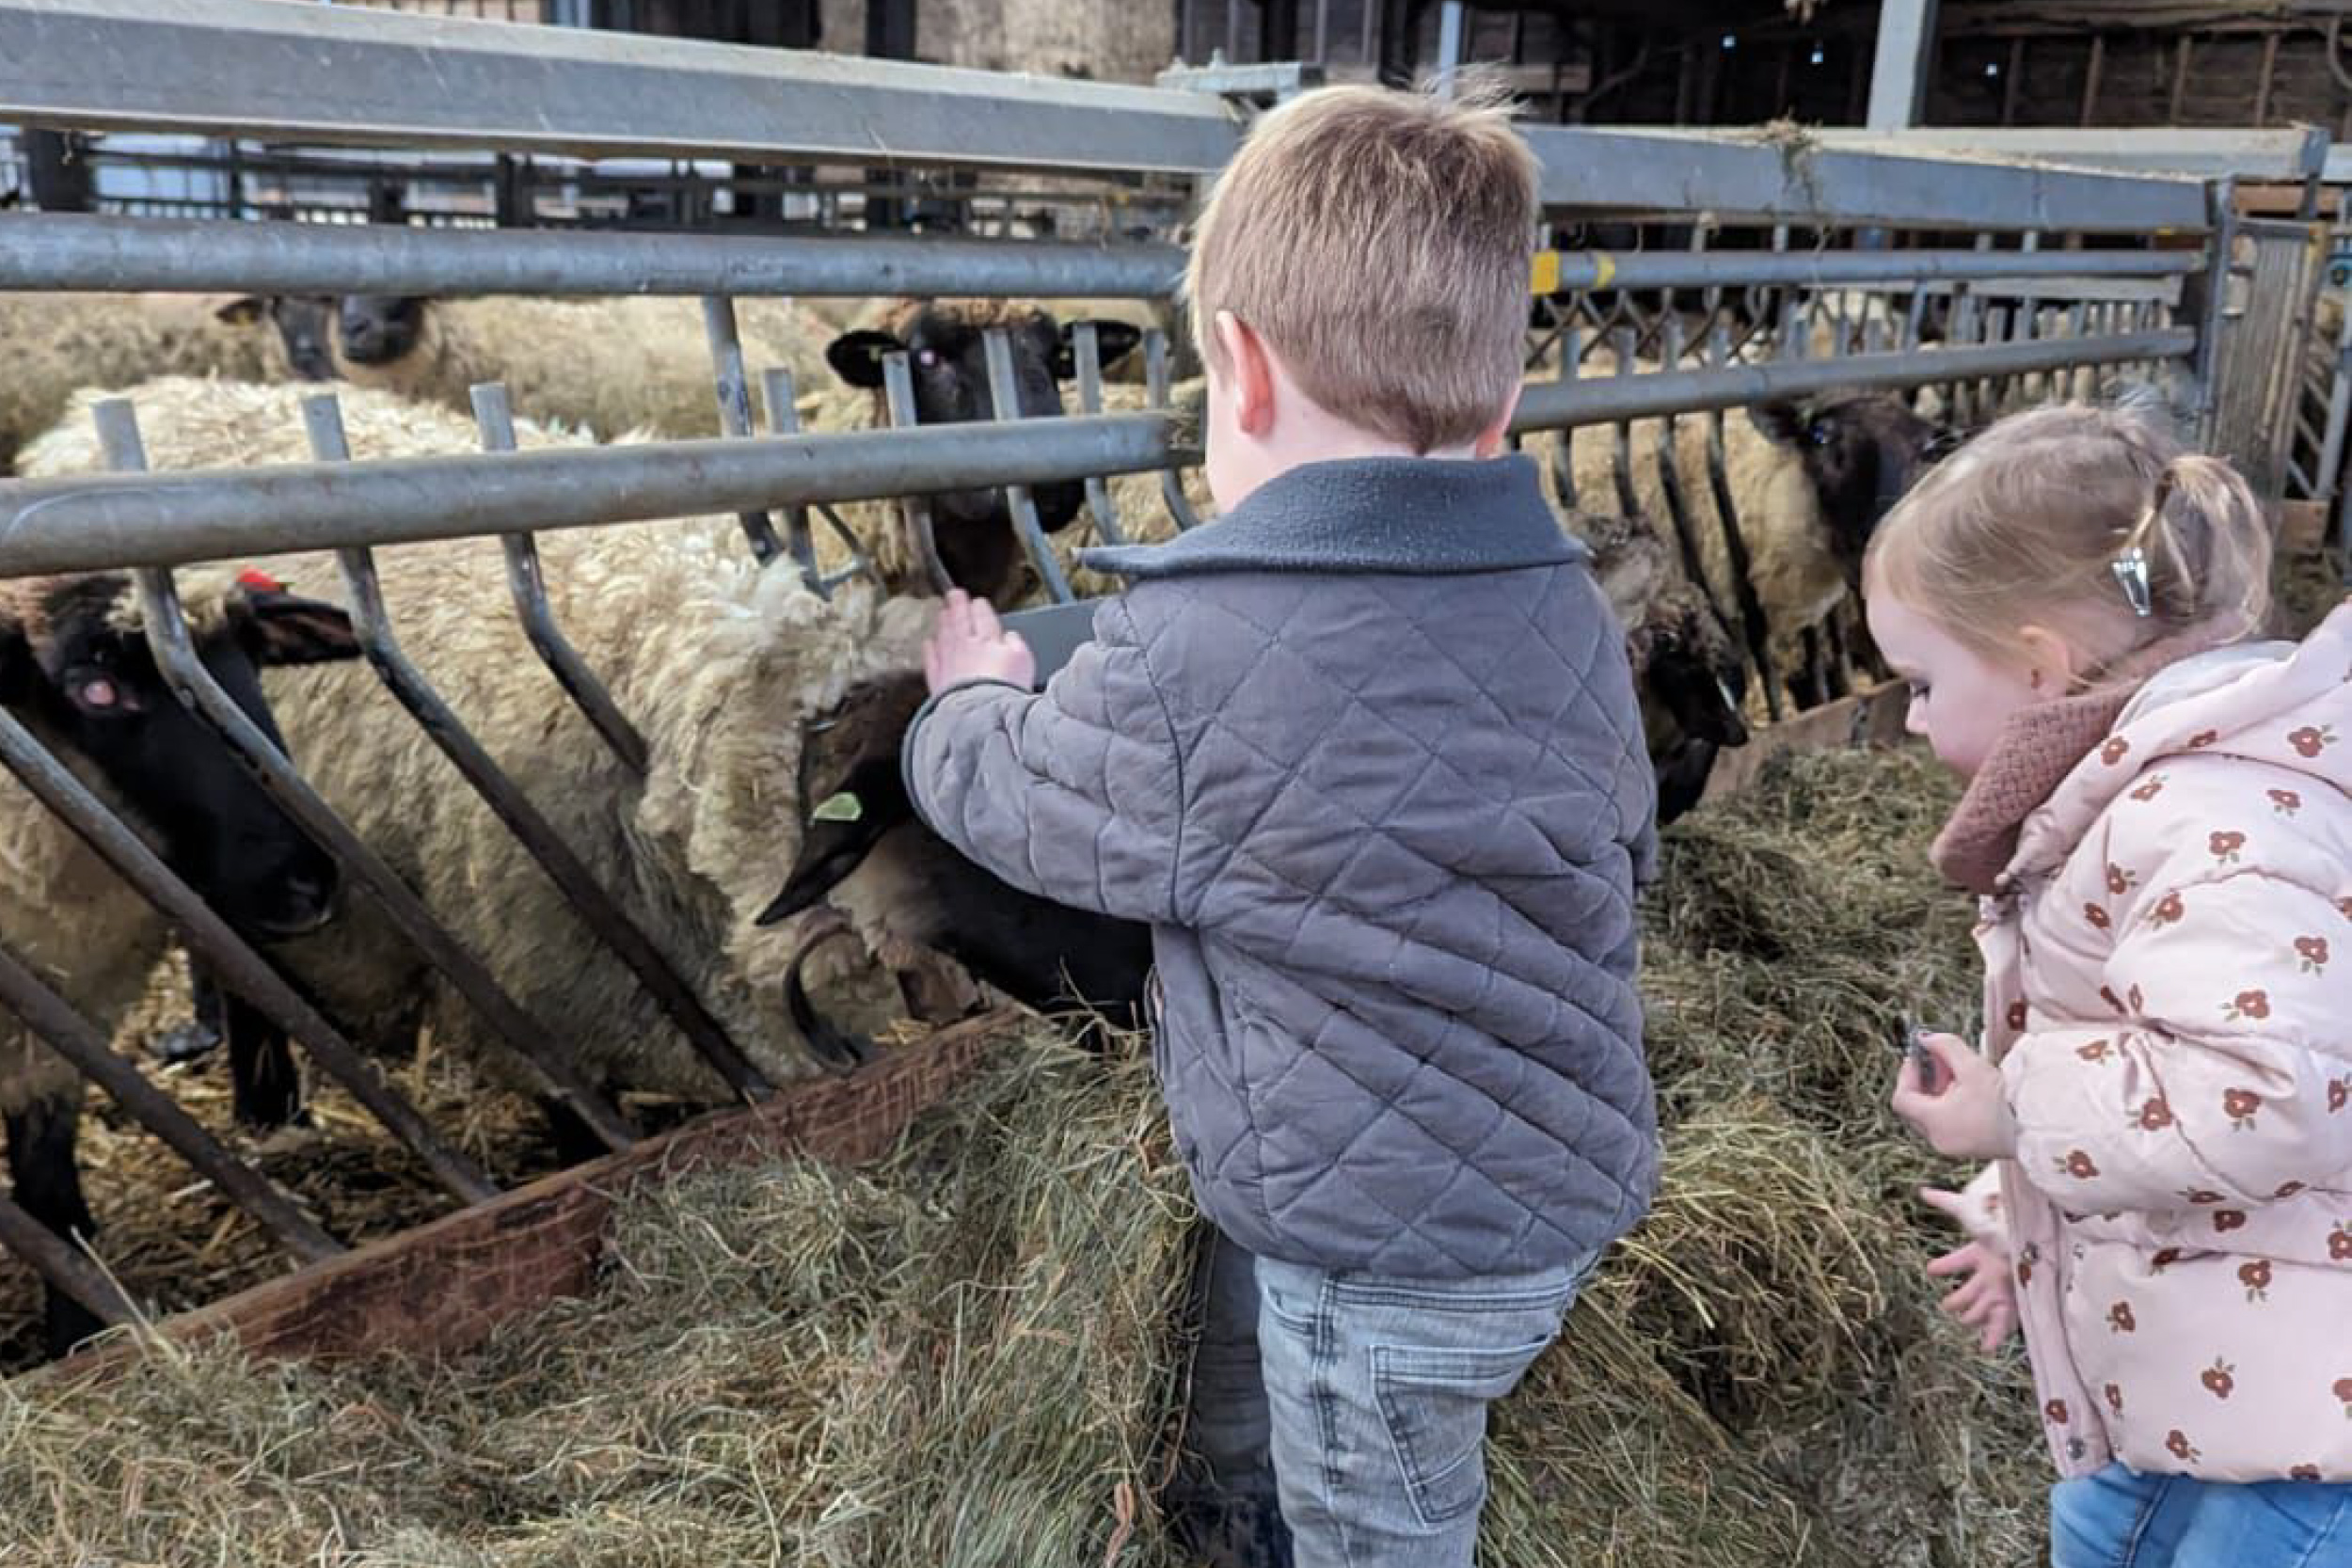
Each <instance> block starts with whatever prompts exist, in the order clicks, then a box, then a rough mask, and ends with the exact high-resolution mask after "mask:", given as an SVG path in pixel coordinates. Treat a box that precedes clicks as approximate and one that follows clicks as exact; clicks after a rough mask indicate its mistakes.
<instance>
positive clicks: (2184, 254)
mask: <svg viewBox="0 0 2352 1568" xmlns="http://www.w3.org/2000/svg"><path fill="white" fill-rule="evenodd" d="M7 231H8V230H7V226H6V225H5V224H0V235H5V234H6V233H7ZM7 266H8V263H6V262H0V278H4V277H6V275H7V274H6V270H5V269H6V268H7ZM2204 266H2205V258H2204V253H2203V252H2201V251H2195V250H2066V251H2051V250H2042V251H2024V250H1788V251H1772V250H1695V251H1645V252H1642V253H1640V254H1638V255H1630V256H1628V255H1618V254H1614V253H1605V252H1600V251H1546V252H1543V253H1542V254H1540V255H1538V256H1537V257H1536V259H1535V275H1536V281H1537V283H1538V284H1539V285H1541V286H1542V287H1540V288H1539V290H1538V292H1539V293H1561V292H1566V291H1570V290H1580V289H1704V288H1739V287H1742V286H1755V287H1764V286H1770V285H1776V284H1801V285H1815V286H1827V285H1831V284H1841V283H1842V284H1856V285H1861V284H1885V285H1891V286H1894V287H1898V288H1899V287H1900V286H1901V285H1903V284H1906V283H1935V282H1941V283H1966V282H1979V281H1982V282H1991V281H1995V280H2008V279H2039V278H2146V277H2185V276H2187V275H2189V274H2191V273H2198V272H2202V271H2203V270H2204Z"/></svg>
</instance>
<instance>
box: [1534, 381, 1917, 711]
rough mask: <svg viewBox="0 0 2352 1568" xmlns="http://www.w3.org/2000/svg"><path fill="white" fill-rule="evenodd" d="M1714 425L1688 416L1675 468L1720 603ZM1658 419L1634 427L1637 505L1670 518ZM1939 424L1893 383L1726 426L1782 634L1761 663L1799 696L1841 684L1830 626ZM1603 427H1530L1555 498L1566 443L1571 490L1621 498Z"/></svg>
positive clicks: (1735, 596) (1763, 410)
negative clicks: (1828, 642)
mask: <svg viewBox="0 0 2352 1568" xmlns="http://www.w3.org/2000/svg"><path fill="white" fill-rule="evenodd" d="M1707 423H1708V421H1707V420H1704V419H1699V418H1691V419H1685V420H1680V421H1678V422H1677V427H1676V431H1675V451H1674V454H1673V455H1674V462H1675V473H1676V476H1677V479H1678V480H1679V481H1680V489H1681V494H1682V499H1683V503H1684V505H1685V506H1686V507H1687V508H1688V509H1689V510H1688V519H1689V522H1690V524H1691V527H1692V531H1693V532H1694V533H1695V535H1696V537H1695V539H1694V540H1693V543H1694V545H1695V546H1696V547H1697V549H1698V552H1699V556H1700V562H1701V568H1702V571H1703V573H1704V576H1705V587H1706V589H1707V592H1708V595H1709V596H1710V597H1711V598H1712V599H1713V601H1714V603H1715V604H1717V605H1718V606H1721V607H1724V609H1725V610H1731V609H1733V608H1735V607H1737V606H1738V605H1739V604H1740V597H1739V590H1738V585H1737V583H1736V582H1735V580H1734V573H1733V571H1732V567H1731V555H1730V549H1729V546H1728V545H1727V544H1726V542H1725V539H1724V528H1723V524H1722V522H1721V520H1720V514H1719V513H1718V512H1717V509H1716V505H1715V491H1714V486H1713V484H1712V483H1711V482H1710V480H1709V477H1708V464H1707ZM1660 436H1661V421H1659V420H1636V421H1634V429H1633V449H1634V463H1633V469H1634V472H1633V476H1632V477H1633V490H1634V496H1633V499H1634V504H1635V507H1636V509H1637V510H1638V511H1639V512H1640V513H1641V514H1642V515H1645V516H1647V517H1650V518H1653V519H1659V520H1661V521H1662V520H1663V519H1666V518H1669V517H1671V516H1673V515H1674V513H1673V511H1672V510H1671V509H1670V508H1669V506H1668V503H1667V499H1666V494H1665V487H1664V483H1663V480H1662V478H1661V473H1660V463H1661V456H1662V454H1661V452H1660V451H1659V443H1660ZM1935 436H1936V431H1935V428H1934V427H1933V426H1932V425H1931V424H1930V423H1929V422H1928V421H1927V420H1924V419H1921V418H1920V417H1919V416H1917V415H1915V414H1914V413H1913V412H1911V410H1909V409H1908V408H1906V407H1904V406H1903V404H1901V403H1900V401H1899V400H1898V399H1896V398H1894V397H1892V396H1889V395H1887V394H1884V393H1876V392H1863V393H1830V394H1824V395H1823V396H1820V397H1818V398H1813V399H1807V400H1804V401H1801V402H1785V401H1784V402H1773V403H1767V404H1759V405H1757V406H1756V407H1755V408H1754V409H1752V410H1751V411H1750V413H1749V416H1748V418H1747V419H1746V420H1726V421H1725V422H1724V477H1725V480H1726V482H1727V483H1728V486H1729V489H1730V492H1731V497H1732V503H1733V506H1734V507H1735V509H1736V510H1737V512H1738V515H1739V525H1740V538H1741V540H1742V541H1743V542H1744V544H1745V545H1746V547H1747V554H1748V574H1747V576H1748V581H1749V583H1750V584H1752V585H1753V588H1754V590H1755V593H1756V599H1757V601H1758V602H1759V603H1760V605H1761V606H1762V608H1763V610H1764V616H1765V622H1766V625H1767V626H1769V628H1770V630H1771V634H1772V640H1771V644H1770V646H1769V648H1768V649H1767V650H1765V654H1764V658H1763V662H1764V664H1765V665H1766V667H1767V669H1768V672H1769V673H1772V675H1774V676H1775V677H1782V676H1785V677H1786V678H1788V679H1789V680H1790V683H1791V685H1792V687H1793V688H1795V689H1797V690H1798V692H1799V695H1800V701H1801V702H1807V703H1811V702H1819V701H1820V700H1822V699H1823V698H1825V697H1826V696H1828V695H1831V694H1833V693H1834V689H1835V678H1834V672H1831V673H1825V672H1824V671H1823V663H1824V658H1823V647H1824V644H1823V641H1822V629H1823V627H1824V626H1826V625H1827V624H1828V623H1830V621H1831V619H1832V617H1833V616H1834V615H1835V613H1836V610H1837V609H1838V607H1839V606H1841V605H1842V604H1844V603H1845V601H1846V598H1847V595H1848V594H1849V592H1850V591H1851V589H1852V588H1853V586H1854V585H1855V583H1856V582H1857V580H1858V578H1859V577H1860V572H1861V562H1862V554H1863V551H1864V549H1865V548H1866V547H1867V545H1868V543H1869V537H1870V531H1871V530H1872V529H1874V528H1875V527H1876V526H1877V523H1878V519H1879V518H1880V517H1882V516H1883V515H1885V513H1886V510H1887V508H1888V507H1890V506H1892V505H1893V504H1894V502H1895V500H1896V499H1898V498H1899V496H1900V495H1901V494H1902V492H1903V491H1904V490H1905V489H1907V488H1908V487H1909V485H1910V483H1911V482H1912V481H1913V480H1914V479H1915V477H1916V476H1917V474H1918V472H1919V470H1920V468H1921V467H1923V464H1924V459H1925V454H1926V453H1927V451H1928V450H1929V449H1930V447H1931V444H1932V443H1933V441H1934V439H1935ZM1613 444H1614V443H1613V439H1612V436H1611V432H1609V431H1607V430H1597V431H1590V432H1588V433H1587V434H1586V436H1585V437H1584V438H1583V439H1582V440H1580V441H1575V442H1573V443H1571V442H1569V440H1568V436H1567V434H1566V433H1565V432H1559V431H1544V432H1536V433H1533V434H1531V435H1529V436H1527V437H1525V439H1524V441H1523V443H1522V450H1526V451H1530V452H1531V453H1533V454H1534V455H1536V456H1537V457H1538V458H1539V460H1540V462H1541V466H1542V467H1543V470H1544V474H1545V483H1546V486H1547V488H1548V490H1549V492H1550V494H1551V497H1552V499H1553V501H1554V503H1555V505H1562V504H1564V503H1565V500H1566V498H1565V497H1564V496H1563V495H1562V493H1561V491H1562V467H1563V463H1562V458H1563V455H1564V448H1565V449H1566V452H1567V454H1568V456H1569V467H1568V471H1569V473H1570V474H1571V475H1572V478H1573V483H1574V487H1575V499H1577V500H1578V501H1580V502H1581V503H1582V504H1584V505H1586V506H1610V505H1613V504H1616V503H1617V502H1618V501H1619V500H1620V499H1621V498H1620V497H1619V494H1618V490H1617V486H1616V480H1615V476H1614V464H1613Z"/></svg>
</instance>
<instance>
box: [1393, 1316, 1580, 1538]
mask: <svg viewBox="0 0 2352 1568" xmlns="http://www.w3.org/2000/svg"><path fill="white" fill-rule="evenodd" d="M1550 1343H1551V1340H1550V1339H1549V1338H1542V1339H1538V1340H1536V1341H1535V1342H1534V1344H1530V1345H1518V1346H1509V1347H1502V1348H1498V1349H1493V1350H1458V1349H1451V1348H1443V1347H1439V1346H1435V1345H1375V1346H1373V1348H1372V1384H1373V1395H1374V1398H1375V1400H1377V1401H1378V1402H1379V1406H1380V1420H1381V1424H1382V1425H1384V1426H1385V1427H1387V1429H1388V1433H1389V1445H1390V1447H1391V1449H1393V1450H1394V1451H1395V1455H1396V1463H1397V1467H1398V1469H1399V1470H1400V1471H1401V1472H1402V1473H1403V1476H1404V1481H1405V1491H1406V1497H1408V1498H1410V1499H1411V1501H1412V1505H1413V1513H1415V1514H1416V1515H1417V1516H1418V1517H1419V1518H1420V1520H1421V1522H1422V1524H1423V1525H1426V1526H1430V1527H1432V1528H1435V1527H1437V1526H1439V1525H1445V1524H1450V1523H1452V1522H1453V1521H1454V1520H1457V1519H1460V1518H1462V1517H1463V1516H1464V1515H1466V1514H1470V1513H1476V1512H1477V1510H1478V1507H1479V1505H1480V1504H1482V1503H1484V1502H1485V1501H1486V1455H1485V1452H1484V1449H1485V1445H1486V1407H1487V1406H1488V1405H1490V1404H1492V1403H1493V1402H1495V1401H1497V1400H1499V1399H1501V1398H1502V1397H1503V1396H1504V1395H1505V1394H1508V1393H1509V1392H1510V1391H1511V1390H1512V1389H1513V1388H1516V1387H1517V1386H1518V1381H1519V1378H1520V1376H1521V1375H1522V1374H1523V1373H1525V1372H1526V1370H1527V1369H1528V1366H1529V1364H1530V1363H1532V1362H1533V1361H1534V1359H1535V1357H1536V1356H1538V1355H1540V1354H1543V1351H1544V1348H1545V1347H1546V1346H1547V1345H1549V1344H1550Z"/></svg>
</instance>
